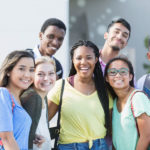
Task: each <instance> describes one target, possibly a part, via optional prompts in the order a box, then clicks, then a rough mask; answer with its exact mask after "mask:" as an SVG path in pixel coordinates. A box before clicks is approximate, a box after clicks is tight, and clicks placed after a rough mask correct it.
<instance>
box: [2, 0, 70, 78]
mask: <svg viewBox="0 0 150 150" xmlns="http://www.w3.org/2000/svg"><path fill="white" fill-rule="evenodd" d="M68 5H69V4H68V0H12V1H11V0H5V1H2V0H1V5H0V64H1V62H2V61H3V59H4V58H5V56H6V55H7V54H8V53H9V52H10V51H13V50H20V49H25V48H33V47H34V46H35V45H36V44H37V43H38V42H39V40H38V33H39V31H40V28H41V26H42V24H43V22H44V21H45V20H46V19H48V18H51V17H57V18H59V19H61V20H62V21H63V22H64V23H65V24H66V26H67V28H68ZM56 57H57V58H58V59H59V60H60V62H61V63H62V65H63V68H64V71H65V75H66V74H68V62H67V61H68V30H67V36H66V37H65V40H64V43H63V45H62V47H61V48H60V50H59V51H58V52H57V54H56Z"/></svg>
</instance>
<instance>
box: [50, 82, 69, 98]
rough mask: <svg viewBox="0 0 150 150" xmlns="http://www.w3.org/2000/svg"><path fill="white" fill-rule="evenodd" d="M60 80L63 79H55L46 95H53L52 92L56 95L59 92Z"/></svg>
mask: <svg viewBox="0 0 150 150" xmlns="http://www.w3.org/2000/svg"><path fill="white" fill-rule="evenodd" d="M64 80H66V79H64ZM62 81H63V79H59V80H57V81H56V83H55V85H54V87H53V88H52V89H51V90H50V92H49V93H48V97H49V96H50V95H54V94H56V95H57V94H58V93H60V91H61V87H62Z"/></svg>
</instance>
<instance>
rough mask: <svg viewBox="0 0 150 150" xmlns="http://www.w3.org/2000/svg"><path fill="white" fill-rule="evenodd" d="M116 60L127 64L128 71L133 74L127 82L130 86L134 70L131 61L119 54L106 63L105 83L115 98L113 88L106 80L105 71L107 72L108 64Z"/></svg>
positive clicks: (105, 74) (132, 83)
mask: <svg viewBox="0 0 150 150" xmlns="http://www.w3.org/2000/svg"><path fill="white" fill-rule="evenodd" d="M117 60H121V61H123V62H124V63H125V64H127V66H128V68H129V73H130V74H132V76H133V77H132V80H131V81H130V82H129V84H130V86H132V87H134V70H133V66H132V63H131V62H130V61H129V60H128V59H127V58H126V57H124V56H120V57H116V58H113V59H111V60H110V61H109V62H108V63H107V65H106V68H105V73H104V77H105V84H106V86H107V88H108V90H109V92H110V93H111V95H112V97H113V98H116V97H117V95H116V93H115V91H114V90H113V88H112V87H111V86H110V84H109V83H108V82H107V81H106V77H107V72H108V69H109V66H110V65H111V63H112V62H114V61H117Z"/></svg>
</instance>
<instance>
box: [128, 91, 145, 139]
mask: <svg viewBox="0 0 150 150" xmlns="http://www.w3.org/2000/svg"><path fill="white" fill-rule="evenodd" d="M137 92H142V93H144V92H143V91H134V92H133V94H132V95H131V99H130V100H131V111H132V114H133V117H134V120H135V124H136V129H137V132H138V135H139V136H140V133H139V128H138V124H137V121H136V117H135V114H134V109H133V103H132V99H133V96H134V95H135V93H137Z"/></svg>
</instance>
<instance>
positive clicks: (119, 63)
mask: <svg viewBox="0 0 150 150" xmlns="http://www.w3.org/2000/svg"><path fill="white" fill-rule="evenodd" d="M109 68H116V69H120V68H128V69H129V67H128V65H127V64H126V63H125V62H124V61H122V60H116V61H113V62H112V63H111V64H110V66H109Z"/></svg>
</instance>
